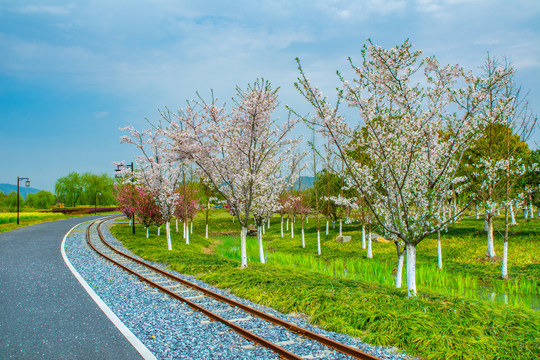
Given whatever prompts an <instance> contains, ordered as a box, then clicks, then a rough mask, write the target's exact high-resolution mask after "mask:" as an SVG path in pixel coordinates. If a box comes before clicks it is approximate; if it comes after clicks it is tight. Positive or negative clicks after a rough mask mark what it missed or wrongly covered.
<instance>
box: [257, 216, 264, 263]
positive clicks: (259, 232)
mask: <svg viewBox="0 0 540 360" xmlns="http://www.w3.org/2000/svg"><path fill="white" fill-rule="evenodd" d="M261 228H263V229H264V225H263V226H259V229H258V231H257V235H259V236H258V240H259V259H260V260H261V264H264V263H266V261H265V259H264V249H263V234H262V229H261Z"/></svg>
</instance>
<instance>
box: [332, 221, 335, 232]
mask: <svg viewBox="0 0 540 360" xmlns="http://www.w3.org/2000/svg"><path fill="white" fill-rule="evenodd" d="M332 230H336V222H335V220H332Z"/></svg>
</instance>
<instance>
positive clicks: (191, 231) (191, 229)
mask: <svg viewBox="0 0 540 360" xmlns="http://www.w3.org/2000/svg"><path fill="white" fill-rule="evenodd" d="M189 233H190V234H193V220H191V223H190V229H189Z"/></svg>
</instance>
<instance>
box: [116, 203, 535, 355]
mask: <svg viewBox="0 0 540 360" xmlns="http://www.w3.org/2000/svg"><path fill="white" fill-rule="evenodd" d="M278 221H279V219H278V218H274V219H272V227H271V229H269V230H267V231H266V234H265V236H264V241H265V243H264V245H265V251H266V253H267V259H268V263H267V264H264V265H263V264H259V263H258V248H257V244H256V239H255V238H249V237H248V255H249V258H250V261H249V266H248V268H247V269H243V270H241V269H239V264H240V262H239V260H238V249H234V248H235V247H236V248H238V247H239V243H240V241H239V236H238V233H239V230H240V228H239V226H238V223H235V224H232V222H231V217H230V216H229V215H227V214H225V213H223V212H214V213H213V216H212V217H211V224H210V239H205V238H204V229H205V226H204V218H203V216H202V214H201V215H200V217H198V218H197V219H196V221H195V224H194V225H195V226H194V234H193V235H192V236H191V238H190V245H186V244H185V241H184V240H183V239H181V237H182V236H181V235H182V234H181V232H182V226H181V224H180V234H177V233H176V232H175V231H174V228H175V226H174V223H172V224H171V228H172V230H173V232H172V233H173V238H172V243H173V251H167V250H166V248H167V246H166V239H165V235H164V227H163V228H162V235H161V236H160V237H157V236H156V229H155V228H151V236H150V239H146V237H145V234H146V232H145V230H144V229H143V228H142V227H138V229H137V235H136V236H135V237H134V236H132V235H131V232H130V231H131V230H130V227H129V225H117V226H115V227H113V228H112V232H113V234H114V235H115V236H116V237H117V238H119V239H120V240H122V241H123V242H124V244H126V246H127V247H128V248H130V249H131V250H132V251H133V252H135V253H136V254H138V255H141V256H143V257H146V258H148V259H149V260H153V261H159V262H163V263H168V264H169V267H170V268H171V269H174V270H177V271H180V272H182V273H186V274H192V275H195V276H196V277H198V278H199V279H201V280H203V281H206V282H208V283H210V284H212V285H215V286H218V287H221V288H226V289H230V291H231V292H232V293H234V294H236V295H238V296H242V297H245V298H248V299H250V300H252V301H255V302H258V303H260V304H263V305H267V306H271V307H273V308H275V309H277V310H279V311H282V312H284V313H302V314H305V315H306V316H307V317H308V319H309V321H311V322H312V323H314V324H316V325H319V326H321V327H323V328H326V329H328V330H333V331H337V332H341V333H347V334H349V335H352V336H356V337H359V338H361V339H362V340H364V341H367V342H370V343H372V344H379V345H385V346H397V347H399V348H400V349H403V350H405V351H407V352H408V353H410V354H413V355H416V356H421V357H422V358H426V359H448V358H456V359H459V358H467V359H516V358H523V359H532V358H539V357H540V338H539V336H538V334H539V333H540V314H539V313H538V312H537V311H533V310H530V309H527V308H524V307H522V306H521V304H519V303H518V304H517V305H519V306H514V305H504V304H497V303H492V302H489V301H484V300H481V299H480V298H474V297H467V294H463V293H462V292H460V291H457V292H455V294H452V293H451V292H449V291H443V292H441V291H439V290H440V287H445V286H446V287H449V286H455V287H456V288H459V286H460V285H459V284H458V283H460V282H461V286H465V287H467V286H469V287H473V288H474V287H475V286H476V287H477V288H482V287H484V286H491V285H494V286H495V289H498V288H497V286H501V288H502V289H504V290H511V289H512V287H514V290H513V291H514V292H518V293H519V292H527V291H528V292H531V293H534V291H535V290H536V291H537V290H538V286H537V285H536V286H534V283H533V282H532V280H535V279H538V277H536V275H535V274H537V271H538V262H539V260H538V259H539V251H540V249H539V248H538V247H537V246H536V247H535V246H534V245H535V244H538V243H537V242H536V241H537V240H535V237H536V234H537V232H538V230H539V229H540V222H539V221H538V220H532V221H530V222H527V223H525V222H523V224H520V226H518V227H513V228H512V232H513V233H512V235H511V240H510V246H509V250H510V255H509V270H510V276H511V279H512V280H511V281H509V282H506V281H503V280H497V279H496V277H497V275H498V273H499V270H500V262H495V263H491V262H485V261H483V260H482V259H483V255H484V252H485V235H484V234H481V233H476V232H477V231H478V230H481V228H482V226H483V225H482V223H481V221H476V220H474V219H473V220H466V221H464V222H463V223H462V224H460V225H458V226H456V227H455V228H452V229H450V230H449V232H448V233H443V259H444V270H443V271H442V272H441V271H438V270H437V267H436V264H437V257H436V254H437V252H436V251H437V250H436V238H433V239H426V240H425V241H424V242H422V243H420V245H419V249H418V270H417V274H418V278H419V279H424V280H418V281H419V284H420V283H421V284H422V285H419V287H418V290H419V293H418V296H417V297H416V298H413V299H410V298H407V297H406V291H405V289H395V288H394V286H393V285H392V282H393V275H392V270H393V269H394V268H395V266H396V263H397V260H396V254H395V247H394V246H393V244H383V243H375V244H373V253H374V259H366V258H365V251H364V250H362V249H361V246H360V235H359V234H361V230H360V229H359V227H358V226H357V225H345V224H344V232H345V233H346V234H352V236H353V240H352V241H351V242H350V243H345V244H341V243H337V242H335V240H334V238H335V236H336V235H337V232H338V225H336V230H334V231H333V232H332V233H331V234H330V235H329V236H328V237H326V236H325V235H324V230H323V233H322V237H321V240H322V255H321V256H317V255H316V253H317V248H316V233H315V229H314V227H313V226H314V225H315V224H314V223H315V221H313V219H310V223H309V224H308V226H309V227H308V228H307V229H306V248H305V249H303V248H302V247H301V238H300V226H299V224H298V222H297V223H296V224H295V239H290V234H289V235H288V236H287V235H286V236H285V238H284V239H281V237H280V230H279V223H278ZM322 225H324V224H322ZM323 228H324V226H323ZM201 235H202V236H201ZM500 243H501V239H500V238H499V237H497V238H496V250H497V251H498V252H497V255H500V254H501V252H502V245H501V244H500ZM524 252H525V253H524ZM352 274H354V275H352ZM452 282H455V283H456V284H454V285H452ZM531 284H533V285H531ZM524 289H525V290H524ZM527 289H528V290H527ZM497 291H498V290H497ZM511 303H512V302H511Z"/></svg>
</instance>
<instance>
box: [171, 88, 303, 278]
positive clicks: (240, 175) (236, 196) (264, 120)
mask: <svg viewBox="0 0 540 360" xmlns="http://www.w3.org/2000/svg"><path fill="white" fill-rule="evenodd" d="M233 101H234V105H233V106H232V109H231V110H230V111H227V109H226V108H225V106H218V105H216V101H214V100H212V102H211V103H206V102H204V101H201V102H197V103H188V106H187V107H186V108H185V109H180V110H179V111H178V113H177V114H175V116H174V118H173V117H170V116H169V115H167V114H166V115H165V118H166V119H168V120H170V124H171V125H170V128H169V130H168V132H167V135H168V136H169V138H170V139H171V140H172V141H173V143H175V144H176V145H175V148H173V150H174V151H175V152H176V154H177V155H178V156H179V157H185V156H187V157H188V158H190V159H191V160H192V161H193V162H194V163H195V164H196V165H197V166H198V168H199V171H200V173H201V177H202V179H203V181H205V182H206V183H207V185H208V186H209V187H211V188H213V189H215V190H216V191H217V192H218V193H219V194H220V195H221V197H222V198H223V199H224V200H225V201H226V202H227V205H228V206H229V208H230V210H231V211H232V213H233V214H234V215H236V217H237V219H238V221H239V222H240V224H241V226H242V230H241V233H240V244H241V246H240V249H241V267H242V268H245V267H247V252H246V235H247V225H248V222H249V218H250V216H251V214H252V207H253V201H254V198H255V195H256V189H257V186H259V185H260V184H265V183H266V182H267V181H268V179H269V176H270V175H271V174H272V173H274V171H275V164H276V163H275V162H274V161H272V159H286V158H287V157H289V156H291V154H292V153H293V150H294V147H295V146H296V144H297V143H298V141H296V140H290V139H288V138H287V134H288V133H289V132H290V131H291V130H292V129H293V127H294V125H295V124H296V123H297V121H296V120H295V121H291V120H289V121H287V122H285V123H283V124H281V125H280V124H278V123H277V122H276V121H275V120H273V119H272V118H271V116H272V113H273V111H274V110H275V109H276V107H277V106H278V98H277V90H274V89H272V87H271V85H270V83H269V82H268V81H264V80H258V81H257V82H255V83H254V84H253V85H250V86H249V87H248V88H247V90H242V89H240V88H237V96H236V97H235V98H234V99H233ZM257 184H259V185H257Z"/></svg>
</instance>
